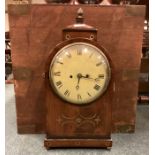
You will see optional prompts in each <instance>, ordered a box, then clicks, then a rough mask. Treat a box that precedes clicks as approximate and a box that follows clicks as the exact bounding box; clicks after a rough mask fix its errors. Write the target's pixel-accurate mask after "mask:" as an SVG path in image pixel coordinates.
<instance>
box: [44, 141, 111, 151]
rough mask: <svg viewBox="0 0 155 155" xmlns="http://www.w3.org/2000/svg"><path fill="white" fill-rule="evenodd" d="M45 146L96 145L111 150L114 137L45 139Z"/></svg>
mask: <svg viewBox="0 0 155 155" xmlns="http://www.w3.org/2000/svg"><path fill="white" fill-rule="evenodd" d="M44 146H45V147H46V149H50V148H63V147H74V148H75V147H77V148H78V147H79V148H84V147H85V148H87V147H91V148H93V147H94V148H105V149H108V150H109V149H111V147H112V139H45V140H44Z"/></svg>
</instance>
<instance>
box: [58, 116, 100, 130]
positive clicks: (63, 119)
mask: <svg viewBox="0 0 155 155" xmlns="http://www.w3.org/2000/svg"><path fill="white" fill-rule="evenodd" d="M57 121H58V123H59V124H60V125H61V126H62V127H63V126H64V125H66V124H70V123H71V124H72V123H73V124H75V125H76V126H77V127H80V126H84V125H86V124H90V125H91V126H92V127H93V128H96V127H97V126H98V125H99V123H100V121H101V118H100V116H99V115H97V114H93V115H92V116H83V115H82V114H78V115H77V116H72V117H69V116H66V115H64V114H62V115H61V116H60V117H59V118H58V119H57Z"/></svg>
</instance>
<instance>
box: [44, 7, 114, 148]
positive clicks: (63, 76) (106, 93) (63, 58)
mask: <svg viewBox="0 0 155 155" xmlns="http://www.w3.org/2000/svg"><path fill="white" fill-rule="evenodd" d="M62 33H63V35H62V36H63V41H62V42H61V43H59V44H58V45H57V46H56V47H54V49H53V50H52V52H51V53H50V56H49V58H48V62H47V66H46V76H45V79H46V139H45V140H44V146H45V147H46V148H47V149H50V148H56V147H61V148H62V147H101V148H111V147H112V139H111V104H112V95H113V89H112V76H113V75H112V64H111V60H110V57H109V56H108V51H107V50H106V49H105V48H104V47H101V46H100V45H99V43H97V29H96V28H94V27H92V26H89V25H86V24H85V23H84V18H83V10H82V9H81V8H80V9H79V10H78V12H77V17H76V23H75V24H73V25H69V26H67V27H66V28H64V29H63V30H62Z"/></svg>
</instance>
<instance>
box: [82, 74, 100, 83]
mask: <svg viewBox="0 0 155 155" xmlns="http://www.w3.org/2000/svg"><path fill="white" fill-rule="evenodd" d="M81 78H84V79H88V80H95V81H97V79H98V78H96V79H94V78H91V77H89V75H88V74H87V75H86V76H82V77H81Z"/></svg>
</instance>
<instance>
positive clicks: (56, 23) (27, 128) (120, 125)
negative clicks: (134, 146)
mask: <svg viewBox="0 0 155 155" xmlns="http://www.w3.org/2000/svg"><path fill="white" fill-rule="evenodd" d="M79 7H81V8H82V9H83V10H84V18H85V19H86V20H85V23H86V24H87V23H88V24H89V25H92V26H94V27H95V28H97V29H98V40H97V42H98V43H99V44H100V45H101V46H103V47H105V48H106V49H107V50H108V55H109V57H110V58H111V60H112V63H113V66H114V68H115V71H114V73H113V74H114V79H113V80H114V91H115V93H114V95H113V100H114V101H115V102H113V104H112V130H113V132H133V131H134V128H135V118H136V103H137V94H138V78H139V68H140V57H141V45H142V38H143V23H144V16H145V7H144V6H138V5H136V6H131V5H130V6H113V5H111V6H98V5H77V6H76V5H63V4H62V5H10V6H9V10H8V13H9V23H10V36H11V46H12V63H13V64H12V65H13V74H14V79H15V80H14V81H15V97H16V109H17V110H16V111H17V128H18V133H44V132H45V126H46V125H45V122H46V120H45V90H46V88H45V79H44V73H45V68H46V66H45V65H46V62H47V60H48V57H49V55H50V49H52V48H53V47H55V46H56V45H57V44H58V43H59V42H60V41H61V40H62V33H61V31H60V30H62V29H63V28H64V27H66V26H67V25H70V24H73V23H74V22H73V21H74V19H75V16H76V12H77V10H78V9H79ZM53 19H54V20H53ZM92 106H93V104H92Z"/></svg>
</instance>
